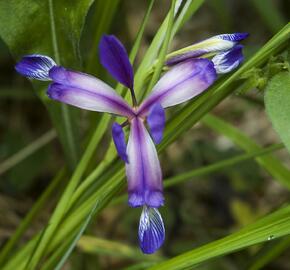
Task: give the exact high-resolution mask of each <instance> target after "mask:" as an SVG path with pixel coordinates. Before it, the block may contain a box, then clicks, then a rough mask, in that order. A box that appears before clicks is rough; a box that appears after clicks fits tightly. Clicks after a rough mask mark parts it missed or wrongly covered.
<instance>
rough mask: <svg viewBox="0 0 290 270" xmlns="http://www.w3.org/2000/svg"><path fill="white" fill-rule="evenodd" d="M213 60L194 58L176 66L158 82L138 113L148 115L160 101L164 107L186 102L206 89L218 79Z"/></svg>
mask: <svg viewBox="0 0 290 270" xmlns="http://www.w3.org/2000/svg"><path fill="white" fill-rule="evenodd" d="M216 76H217V75H216V71H215V68H214V65H213V62H212V61H210V60H208V59H192V60H189V61H187V62H184V63H181V64H178V65H176V66H174V67H173V68H172V69H171V70H169V71H168V72H166V73H165V74H164V75H163V76H162V78H161V79H160V80H159V81H158V82H157V84H156V85H155V87H154V88H153V90H152V92H151V94H150V95H149V97H148V98H146V100H145V101H144V102H143V103H142V104H141V106H140V108H139V110H138V114H139V115H141V116H144V115H145V116H146V114H147V113H148V111H149V109H150V108H151V106H152V105H153V104H155V103H160V104H161V106H162V107H163V108H166V107H170V106H174V105H176V104H179V103H182V102H185V101H187V100H189V99H191V98H193V97H195V96H197V95H199V94H201V93H202V92H203V91H204V90H206V89H207V88H208V87H209V86H210V85H211V84H212V83H213V82H214V81H215V79H216Z"/></svg>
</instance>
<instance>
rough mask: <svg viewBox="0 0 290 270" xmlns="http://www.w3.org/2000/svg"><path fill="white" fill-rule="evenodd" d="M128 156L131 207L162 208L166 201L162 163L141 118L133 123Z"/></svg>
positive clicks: (127, 168) (127, 167) (135, 119)
mask: <svg viewBox="0 0 290 270" xmlns="http://www.w3.org/2000/svg"><path fill="white" fill-rule="evenodd" d="M127 154H128V158H129V163H126V174H127V179H128V193H129V199H128V203H129V205H130V206H132V207H138V206H142V205H148V206H151V207H160V206H161V205H163V201H164V198H163V194H162V191H163V187H162V173H161V168H160V163H159V160H158V156H157V151H156V148H155V145H154V143H153V141H152V139H151V137H150V135H149V133H148V131H147V130H146V128H145V126H144V123H143V120H142V119H140V118H134V119H133V120H132V122H131V132H130V136H129V141H128V146H127Z"/></svg>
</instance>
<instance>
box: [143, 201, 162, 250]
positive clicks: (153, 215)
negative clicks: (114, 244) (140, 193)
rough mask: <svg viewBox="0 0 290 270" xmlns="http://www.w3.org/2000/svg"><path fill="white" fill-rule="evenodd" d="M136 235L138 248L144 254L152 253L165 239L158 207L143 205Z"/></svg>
mask: <svg viewBox="0 0 290 270" xmlns="http://www.w3.org/2000/svg"><path fill="white" fill-rule="evenodd" d="M138 236H139V243H140V248H141V250H142V251H143V253H145V254H152V253H154V252H155V251H156V250H157V249H159V248H160V247H161V246H162V244H163V242H164V240H165V228H164V224H163V220H162V217H161V215H160V213H159V211H158V209H156V208H151V207H147V206H144V207H143V211H142V214H141V217H140V222H139V231H138Z"/></svg>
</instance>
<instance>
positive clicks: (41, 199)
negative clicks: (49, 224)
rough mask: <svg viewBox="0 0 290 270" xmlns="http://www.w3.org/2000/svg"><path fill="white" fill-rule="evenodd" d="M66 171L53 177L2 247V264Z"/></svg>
mask: <svg viewBox="0 0 290 270" xmlns="http://www.w3.org/2000/svg"><path fill="white" fill-rule="evenodd" d="M64 174H65V171H64V170H61V171H60V172H59V173H58V174H57V175H56V176H55V177H54V179H52V181H51V183H50V184H49V186H48V187H47V188H46V189H45V191H44V192H43V194H41V196H40V197H39V199H38V200H37V201H36V202H35V203H34V205H33V207H32V208H31V210H30V211H29V213H28V214H27V215H26V216H25V218H24V219H23V220H22V221H21V223H20V224H19V225H18V227H17V229H16V231H15V232H14V233H13V235H12V236H11V237H10V238H9V240H8V242H7V243H6V244H5V245H4V246H3V247H2V249H1V252H0V265H3V262H4V261H5V260H6V258H7V256H8V255H9V253H10V252H11V250H12V249H13V248H14V246H15V245H16V243H17V241H18V240H19V239H20V238H21V236H22V235H23V233H24V232H25V231H26V229H27V228H28V227H29V226H30V224H31V222H32V221H33V220H34V218H35V217H36V216H37V215H38V214H39V213H40V211H41V210H42V209H43V206H44V204H45V203H47V201H48V199H49V198H50V197H51V195H52V194H53V192H55V190H56V188H58V187H59V184H60V183H61V181H62V180H63V177H64Z"/></svg>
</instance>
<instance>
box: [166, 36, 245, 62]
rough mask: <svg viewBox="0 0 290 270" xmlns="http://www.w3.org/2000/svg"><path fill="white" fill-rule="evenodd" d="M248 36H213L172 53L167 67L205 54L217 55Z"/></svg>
mask: <svg viewBox="0 0 290 270" xmlns="http://www.w3.org/2000/svg"><path fill="white" fill-rule="evenodd" d="M248 36H249V34H248V33H233V34H222V35H217V36H213V37H211V38H208V39H206V40H203V41H201V42H198V43H196V44H193V45H191V46H189V47H187V48H184V49H182V50H180V51H177V52H174V53H172V54H171V56H170V55H169V58H168V59H167V62H166V64H167V65H168V66H172V65H176V64H178V63H181V62H184V61H186V60H188V59H192V58H196V57H199V56H201V55H204V54H207V53H217V52H221V51H226V50H230V49H231V48H233V47H234V46H235V45H236V44H237V43H238V42H240V41H242V40H243V39H245V38H247V37H248Z"/></svg>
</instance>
